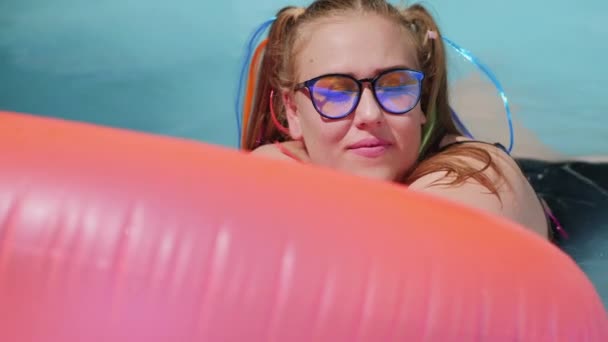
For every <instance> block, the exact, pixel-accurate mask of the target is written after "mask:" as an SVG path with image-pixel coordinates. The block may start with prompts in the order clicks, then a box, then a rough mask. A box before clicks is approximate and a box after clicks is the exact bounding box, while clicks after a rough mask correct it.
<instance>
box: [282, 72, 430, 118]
mask: <svg viewBox="0 0 608 342" xmlns="http://www.w3.org/2000/svg"><path fill="white" fill-rule="evenodd" d="M396 71H406V72H408V73H409V74H411V75H413V76H414V78H415V79H416V80H417V81H418V88H419V89H418V97H417V98H416V101H415V102H414V104H413V105H412V106H411V107H410V108H409V109H407V110H405V111H401V112H396V111H392V110H389V109H388V108H386V107H385V106H384V105H383V104H382V102H381V101H380V99H379V98H378V94H376V82H378V80H379V79H380V78H382V77H383V76H385V75H387V74H389V73H392V72H396ZM336 76H339V77H346V78H349V79H351V80H353V81H354V82H355V83H356V84H357V87H358V92H357V97H356V100H355V102H354V103H353V106H352V108H351V109H350V110H349V111H348V112H346V114H343V115H339V116H329V115H326V114H324V113H323V112H322V111H321V109H320V108H318V106H317V103H316V101H315V100H314V96H313V91H312V89H313V88H314V85H315V84H316V83H317V82H318V81H319V80H321V79H323V78H326V77H336ZM424 77H425V75H424V72H422V71H420V70H415V69H409V68H391V69H387V70H384V71H382V72H381V73H379V74H378V75H376V76H374V77H373V78H361V79H356V78H354V77H353V76H351V75H348V74H340V73H332V74H324V75H321V76H317V77H315V78H311V79H309V80H307V81H304V82H301V83H298V84H296V86H295V88H294V90H296V91H298V90H301V89H304V88H306V89H307V90H308V94H309V97H310V101H311V102H312V105H313V107H314V108H315V110H316V111H317V113H319V115H321V116H322V117H324V118H326V119H330V120H337V119H342V118H345V117H347V116H349V115H350V114H352V113H353V112H354V111H355V110H356V109H357V107H358V106H359V102H360V101H361V96H362V95H363V87H364V85H365V84H366V83H369V84H370V85H371V88H370V89H371V91H372V94H374V99H375V100H376V103H378V105H379V106H380V107H381V108H382V109H383V110H384V111H385V112H387V113H390V114H394V115H403V114H406V113H408V112H409V111H411V110H412V109H414V108H416V106H417V105H418V102H420V98H421V96H422V82H423V81H424Z"/></svg>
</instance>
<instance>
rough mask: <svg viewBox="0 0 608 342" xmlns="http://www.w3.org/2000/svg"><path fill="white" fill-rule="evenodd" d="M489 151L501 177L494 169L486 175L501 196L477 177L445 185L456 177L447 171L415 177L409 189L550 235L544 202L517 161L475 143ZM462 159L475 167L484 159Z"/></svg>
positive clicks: (484, 145) (488, 169) (494, 149)
mask: <svg viewBox="0 0 608 342" xmlns="http://www.w3.org/2000/svg"><path fill="white" fill-rule="evenodd" d="M476 145H478V146H479V147H481V148H483V149H485V150H487V151H488V153H490V156H491V157H492V160H493V161H494V163H495V164H496V167H497V168H498V169H499V170H500V171H501V173H502V178H501V177H499V175H498V174H496V172H495V171H493V170H492V168H487V169H486V170H485V171H483V172H484V173H485V175H486V176H487V177H488V178H489V179H490V180H491V181H493V183H494V184H496V187H497V190H498V196H497V195H496V194H493V193H491V192H490V191H489V190H488V189H487V188H486V187H485V186H483V185H482V184H481V183H479V182H478V181H477V180H475V179H472V178H469V179H468V180H466V181H465V182H464V183H463V184H461V185H456V186H455V185H443V184H445V183H449V182H450V181H451V180H453V178H452V176H447V175H446V172H443V171H441V172H433V173H430V174H428V175H426V176H423V177H421V178H419V179H417V180H415V181H414V182H413V183H412V184H410V186H409V188H410V189H412V190H415V191H422V192H426V193H431V194H434V195H437V196H440V197H443V198H447V199H449V200H452V201H455V202H459V203H462V204H464V205H467V206H470V207H474V208H477V209H481V210H484V211H486V212H490V213H492V214H495V215H500V216H503V217H506V218H508V219H510V220H512V221H515V222H517V223H519V224H521V225H523V226H524V227H527V228H528V229H530V230H532V231H535V232H537V233H538V234H540V235H542V236H543V237H545V238H546V237H548V225H547V219H546V216H545V213H544V210H543V208H542V206H541V203H540V201H539V199H538V197H537V195H536V193H535V191H534V189H533V188H532V186H531V185H530V183H529V182H528V180H527V179H526V177H525V176H524V174H523V173H522V172H521V170H520V168H519V166H518V165H517V164H516V163H515V161H514V160H513V159H512V158H511V157H510V156H508V155H507V154H506V153H504V152H503V151H501V150H499V149H498V148H496V147H494V146H491V145H487V144H481V143H479V144H476ZM454 158H461V159H462V161H463V162H466V163H468V164H469V165H471V166H474V167H475V168H478V169H481V168H482V167H483V166H484V165H483V164H482V162H480V161H478V160H476V159H473V158H470V157H465V156H462V157H461V156H454Z"/></svg>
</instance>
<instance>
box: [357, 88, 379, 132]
mask: <svg viewBox="0 0 608 342" xmlns="http://www.w3.org/2000/svg"><path fill="white" fill-rule="evenodd" d="M383 116H384V113H383V111H382V108H381V107H380V105H379V104H378V102H377V101H376V98H375V97H374V94H373V93H372V90H371V89H370V88H369V87H365V88H364V89H363V92H362V93H361V100H359V105H358V106H357V109H356V110H355V123H356V124H357V125H373V124H378V123H380V122H381V121H382V119H383Z"/></svg>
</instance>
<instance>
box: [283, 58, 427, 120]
mask: <svg viewBox="0 0 608 342" xmlns="http://www.w3.org/2000/svg"><path fill="white" fill-rule="evenodd" d="M423 79H424V73H422V72H420V71H417V70H411V69H405V68H398V69H389V70H385V71H383V72H382V73H380V74H378V75H377V76H376V77H374V78H363V79H360V80H357V79H355V78H354V77H352V76H349V75H344V74H327V75H322V76H319V77H315V78H313V79H310V80H308V81H305V82H302V83H299V84H297V85H296V88H295V90H300V89H302V88H306V89H308V92H309V94H310V99H311V101H312V104H313V106H314V107H315V110H316V111H317V112H318V113H319V114H320V115H321V116H323V117H325V118H327V119H341V118H344V117H346V116H348V115H349V114H351V113H352V112H353V111H354V110H355V108H357V105H358V104H359V101H360V100H361V94H362V93H363V86H364V83H371V85H372V87H371V89H372V93H373V94H374V98H375V99H376V102H378V104H379V105H380V107H382V109H383V110H384V111H386V112H388V113H390V114H396V115H400V114H405V113H407V112H409V111H410V110H412V109H413V108H414V107H416V105H417V104H418V101H420V94H421V90H422V80H423Z"/></svg>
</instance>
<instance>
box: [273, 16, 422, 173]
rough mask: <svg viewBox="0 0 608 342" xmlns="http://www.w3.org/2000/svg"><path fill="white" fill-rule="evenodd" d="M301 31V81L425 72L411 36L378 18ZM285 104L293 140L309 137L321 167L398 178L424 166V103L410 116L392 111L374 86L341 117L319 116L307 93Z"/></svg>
mask: <svg viewBox="0 0 608 342" xmlns="http://www.w3.org/2000/svg"><path fill="white" fill-rule="evenodd" d="M301 34H303V35H304V36H303V37H304V39H303V41H302V43H301V44H302V45H301V46H300V47H299V48H300V49H299V50H298V55H297V56H296V75H297V79H296V83H300V82H304V81H306V80H309V79H312V78H315V77H318V76H321V75H325V74H330V73H341V74H348V75H351V76H353V77H354V78H356V79H362V78H373V77H375V76H376V75H378V74H379V73H381V72H382V71H384V70H387V69H391V68H395V67H405V68H410V69H417V68H416V67H417V64H418V63H417V62H416V59H415V55H416V54H415V51H414V50H413V47H412V44H411V41H410V39H411V38H410V36H409V35H408V34H406V33H405V31H404V30H403V29H402V28H401V27H400V26H399V25H398V24H395V23H394V22H392V21H389V20H387V19H384V18H382V17H380V16H377V15H362V14H355V13H353V14H350V15H343V16H339V17H332V18H331V20H323V21H321V22H314V23H312V24H311V25H308V26H306V27H304V30H303V31H301ZM283 100H284V104H285V108H286V111H287V118H288V121H289V129H290V132H291V135H292V138H294V139H303V141H304V143H305V145H306V148H307V150H308V154H309V156H310V159H311V161H312V162H313V163H314V164H319V165H323V166H327V167H330V168H334V169H338V170H343V171H346V172H349V173H353V174H357V175H361V176H366V177H371V178H376V179H382V180H390V181H394V180H397V179H399V178H400V177H402V176H403V175H404V174H405V173H406V172H407V171H408V170H409V169H410V168H411V167H412V166H413V165H414V163H415V162H416V159H417V157H418V149H419V147H420V135H421V126H422V124H424V123H425V120H426V119H425V116H424V113H422V110H421V109H420V104H419V103H418V104H416V106H415V107H414V108H413V109H412V110H410V111H409V112H407V113H406V114H402V115H394V114H390V113H388V112H386V111H384V110H383V109H382V107H381V106H380V105H379V104H378V102H377V101H376V99H375V98H374V95H373V93H372V91H371V86H370V85H369V83H368V84H366V85H365V87H364V88H363V93H362V95H361V99H360V101H359V104H358V105H357V107H356V108H355V110H354V111H353V112H352V113H351V114H350V115H348V116H346V117H344V118H341V119H327V118H324V117H322V116H321V115H319V113H318V112H317V110H315V107H314V106H313V104H312V102H311V97H310V93H308V91H306V90H304V91H295V92H288V91H286V92H284V93H283Z"/></svg>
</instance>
